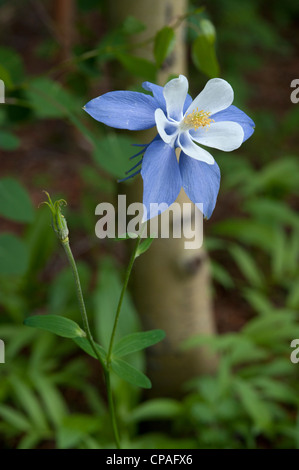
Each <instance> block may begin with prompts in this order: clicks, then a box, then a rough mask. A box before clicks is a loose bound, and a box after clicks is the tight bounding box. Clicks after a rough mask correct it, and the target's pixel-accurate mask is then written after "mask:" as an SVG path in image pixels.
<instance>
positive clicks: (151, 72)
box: [116, 54, 157, 82]
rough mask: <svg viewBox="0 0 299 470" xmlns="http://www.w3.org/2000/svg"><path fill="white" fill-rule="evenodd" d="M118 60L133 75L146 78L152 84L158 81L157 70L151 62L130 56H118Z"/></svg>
mask: <svg viewBox="0 0 299 470" xmlns="http://www.w3.org/2000/svg"><path fill="white" fill-rule="evenodd" d="M116 58H117V59H118V60H119V62H120V63H121V64H122V65H123V66H124V68H125V69H127V70H128V72H130V74H131V75H133V76H135V77H141V78H145V79H147V80H149V81H150V82H154V81H155V80H156V74H157V68H156V66H155V64H153V63H152V62H150V61H149V60H147V59H143V58H141V57H136V56H133V55H129V54H117V56H116Z"/></svg>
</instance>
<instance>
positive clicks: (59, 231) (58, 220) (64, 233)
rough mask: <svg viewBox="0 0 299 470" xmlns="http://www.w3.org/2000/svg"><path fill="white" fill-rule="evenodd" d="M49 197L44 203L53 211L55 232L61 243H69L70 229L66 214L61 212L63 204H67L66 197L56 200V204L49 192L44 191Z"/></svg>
mask: <svg viewBox="0 0 299 470" xmlns="http://www.w3.org/2000/svg"><path fill="white" fill-rule="evenodd" d="M44 192H45V193H46V195H47V197H48V201H49V202H47V201H45V202H44V203H43V204H47V206H49V208H50V210H51V212H52V227H53V230H54V232H55V233H56V235H57V237H58V239H59V240H60V242H61V243H67V242H68V241H69V237H68V235H69V229H68V227H67V223H66V220H65V217H64V215H63V214H62V212H61V206H62V205H64V206H66V205H67V202H66V201H65V200H64V199H59V200H58V201H55V202H54V204H53V202H52V200H51V198H50V195H49V193H47V191H44Z"/></svg>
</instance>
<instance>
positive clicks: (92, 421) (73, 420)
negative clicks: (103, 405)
mask: <svg viewBox="0 0 299 470" xmlns="http://www.w3.org/2000/svg"><path fill="white" fill-rule="evenodd" d="M99 427H101V421H100V420H99V417H98V416H89V415H83V414H79V413H76V414H75V413H73V414H71V415H69V416H66V417H65V418H64V419H63V422H62V425H61V426H60V427H59V429H58V438H57V441H58V442H57V444H58V447H59V448H60V449H69V448H76V447H77V446H78V445H79V444H80V441H81V440H82V439H83V438H84V437H85V436H86V435H87V434H91V433H93V432H95V431H97V430H99Z"/></svg>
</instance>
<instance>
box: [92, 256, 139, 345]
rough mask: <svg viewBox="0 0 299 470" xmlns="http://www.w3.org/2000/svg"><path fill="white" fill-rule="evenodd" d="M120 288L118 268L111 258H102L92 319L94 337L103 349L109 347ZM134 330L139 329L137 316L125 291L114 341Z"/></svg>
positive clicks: (120, 281)
mask: <svg viewBox="0 0 299 470" xmlns="http://www.w3.org/2000/svg"><path fill="white" fill-rule="evenodd" d="M121 289H122V279H121V273H120V270H119V268H118V267H117V266H115V263H114V261H113V260H112V259H111V258H108V257H106V258H103V259H102V260H101V263H100V266H99V277H98V282H97V285H96V289H95V292H94V319H95V329H96V335H95V338H97V340H98V341H99V343H100V344H101V345H103V346H104V348H105V349H108V347H109V338H110V337H111V333H112V329H113V323H114V315H115V312H116V309H117V304H118V299H119V296H120V293H121ZM135 331H140V327H139V318H138V315H137V312H136V310H135V307H134V304H133V302H132V300H131V298H130V296H129V292H128V291H126V292H125V297H124V301H123V305H122V311H121V315H120V317H119V324H118V328H117V331H116V338H115V341H119V340H120V339H121V336H124V335H127V334H130V333H132V332H135ZM120 332H121V336H120Z"/></svg>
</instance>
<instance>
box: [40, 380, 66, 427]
mask: <svg viewBox="0 0 299 470" xmlns="http://www.w3.org/2000/svg"><path fill="white" fill-rule="evenodd" d="M33 380H34V385H35V388H36V389H37V391H38V393H39V394H40V396H41V399H42V401H43V404H44V407H45V410H46V411H47V414H48V416H49V418H50V420H51V422H52V423H53V425H54V426H59V424H60V423H61V420H62V419H63V417H64V416H65V415H66V414H67V407H66V405H65V402H64V400H63V397H62V395H61V393H60V391H59V390H58V389H57V388H56V387H55V386H53V385H52V383H51V382H50V380H49V378H48V377H43V376H41V375H38V374H34V377H33Z"/></svg>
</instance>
